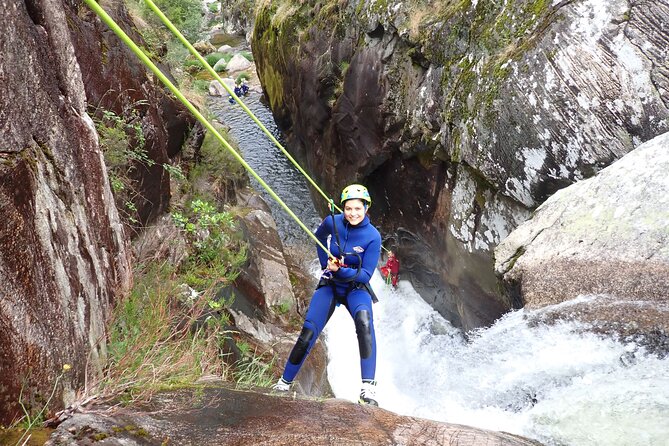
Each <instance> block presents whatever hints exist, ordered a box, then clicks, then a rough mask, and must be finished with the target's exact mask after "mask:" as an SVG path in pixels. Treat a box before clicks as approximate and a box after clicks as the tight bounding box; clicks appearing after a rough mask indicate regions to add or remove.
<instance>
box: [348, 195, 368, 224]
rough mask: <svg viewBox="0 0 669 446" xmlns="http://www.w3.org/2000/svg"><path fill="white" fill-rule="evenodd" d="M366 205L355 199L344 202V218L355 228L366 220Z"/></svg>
mask: <svg viewBox="0 0 669 446" xmlns="http://www.w3.org/2000/svg"><path fill="white" fill-rule="evenodd" d="M365 212H366V209H365V204H364V203H363V202H362V200H359V199H357V198H354V199H352V200H346V201H345V202H344V218H345V219H346V220H347V221H348V222H349V223H350V224H352V225H353V226H355V225H357V224H358V223H360V222H361V221H362V220H363V219H364V218H365Z"/></svg>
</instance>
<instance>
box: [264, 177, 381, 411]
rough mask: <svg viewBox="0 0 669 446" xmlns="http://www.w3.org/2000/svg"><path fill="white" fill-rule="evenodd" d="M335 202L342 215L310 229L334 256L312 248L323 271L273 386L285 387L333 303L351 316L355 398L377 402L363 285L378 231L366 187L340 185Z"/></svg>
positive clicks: (368, 301)
mask: <svg viewBox="0 0 669 446" xmlns="http://www.w3.org/2000/svg"><path fill="white" fill-rule="evenodd" d="M341 203H342V206H343V209H344V211H343V214H338V215H334V214H333V215H332V216H328V217H326V218H325V219H324V220H323V222H322V223H321V224H320V226H319V227H318V229H317V230H316V237H317V238H318V240H319V241H320V242H321V243H323V245H325V244H326V243H327V240H328V238H330V246H329V250H330V253H331V254H332V255H333V256H334V257H335V258H336V260H335V258H328V254H327V253H326V252H325V251H324V250H323V249H322V248H320V247H318V258H319V260H320V263H321V268H323V274H322V275H321V278H320V281H319V283H318V286H317V288H316V291H315V293H314V295H313V297H312V298H311V302H310V303H309V309H308V310H307V314H306V316H305V319H304V325H303V327H302V332H301V333H300V335H299V337H298V338H297V342H295V346H294V347H293V350H292V351H291V353H290V356H289V357H288V361H287V362H286V366H285V369H284V372H283V375H282V376H281V378H280V379H279V381H278V382H277V383H276V384H275V385H274V386H273V388H274V389H275V390H279V391H288V390H290V386H291V384H292V383H293V380H294V379H295V376H296V375H297V372H299V370H300V367H302V364H303V363H304V360H305V359H306V357H307V355H308V354H309V352H310V351H311V348H312V347H313V346H314V344H315V343H316V340H317V339H318V336H319V335H320V334H321V333H322V332H323V328H325V324H327V322H328V320H329V319H330V316H332V313H333V312H334V310H335V308H336V306H337V305H338V304H341V305H343V306H344V307H345V308H346V309H347V310H348V312H349V314H350V315H351V317H352V318H353V321H354V322H355V331H356V333H357V335H358V347H359V350H360V371H361V378H362V388H361V391H360V399H359V402H360V403H362V404H373V405H375V406H378V403H377V401H376V395H375V389H376V381H375V374H376V335H375V334H374V318H373V312H372V302H373V294H371V293H370V290H371V289H370V288H368V287H369V281H370V279H371V278H372V274H374V270H375V269H376V265H377V263H378V261H379V257H380V255H381V235H380V234H379V231H378V230H377V229H376V228H375V227H374V226H373V225H372V224H371V223H370V221H369V217H368V216H367V210H368V209H369V207H370V206H371V204H372V200H371V198H370V196H369V192H368V191H367V188H366V187H364V186H361V185H359V184H352V185H350V186H348V187H346V188H345V189H344V191H343V192H342V194H341ZM333 220H334V222H333ZM333 223H334V224H333Z"/></svg>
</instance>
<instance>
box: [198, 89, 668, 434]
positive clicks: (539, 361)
mask: <svg viewBox="0 0 669 446" xmlns="http://www.w3.org/2000/svg"><path fill="white" fill-rule="evenodd" d="M244 101H245V103H246V104H247V105H248V106H249V108H250V109H251V110H253V112H254V113H256V114H257V116H258V117H259V119H260V120H261V121H262V122H263V124H264V125H265V126H266V127H267V128H268V129H270V130H271V131H272V132H273V134H274V135H275V136H276V137H278V135H279V132H278V130H277V129H276V125H275V124H274V122H273V119H272V115H271V113H270V112H269V110H267V108H266V107H265V106H264V105H263V104H262V103H260V101H259V100H258V95H257V94H256V93H252V94H251V95H250V96H249V97H247V98H245V99H244ZM212 102H213V103H212V104H211V108H212V111H213V112H214V113H215V114H216V115H217V116H219V117H220V118H221V119H222V121H224V122H225V124H227V125H228V126H230V134H231V135H232V136H233V137H234V138H235V139H236V140H237V142H238V144H239V146H240V150H241V151H242V154H243V156H244V158H245V159H246V160H247V161H248V162H249V163H250V164H251V165H252V166H253V168H254V169H255V170H256V171H258V173H260V175H261V176H262V177H263V179H264V180H265V181H267V182H268V183H269V184H270V186H271V187H272V188H274V189H275V191H277V193H278V194H279V196H281V197H282V198H283V199H284V201H285V202H286V203H287V204H288V205H289V206H290V207H291V209H293V211H295V212H296V213H297V214H298V216H299V217H300V218H301V219H303V220H304V221H305V222H306V223H307V226H309V227H313V228H315V227H316V226H317V225H318V223H319V222H320V218H318V216H317V214H316V212H315V210H314V209H313V207H312V206H311V202H310V195H309V193H308V189H307V185H306V181H304V180H303V179H302V177H301V176H300V174H299V173H298V172H296V170H295V169H294V168H293V166H292V165H291V164H290V163H289V162H288V161H287V160H285V158H284V157H283V155H282V154H281V153H280V152H279V150H278V149H277V148H276V147H274V145H273V144H272V142H271V141H269V139H268V138H267V137H266V135H264V134H263V133H262V131H261V130H259V129H258V128H257V127H255V125H254V124H253V123H252V122H251V120H250V119H249V118H248V117H247V116H246V115H245V114H244V112H243V110H241V108H240V107H239V106H235V105H231V104H228V102H227V99H225V98H223V99H214V100H213V101H212ZM256 188H258V186H257V185H256ZM267 201H268V204H269V205H270V207H272V212H273V214H274V218H275V219H276V220H277V225H278V227H279V232H280V234H281V236H282V239H283V241H284V243H289V244H290V243H292V244H294V243H303V244H305V245H309V246H310V244H311V241H310V239H308V238H307V237H306V235H304V234H303V233H301V230H300V229H299V228H296V224H295V223H294V222H293V221H292V220H291V219H290V217H288V216H287V215H286V214H285V213H284V212H283V210H281V209H280V208H278V207H277V206H276V205H275V204H274V203H273V202H272V200H271V199H267ZM313 252H314V268H315V269H317V268H318V262H317V260H315V257H316V256H315V250H314V251H313ZM372 286H373V287H374V290H375V292H376V293H377V295H378V296H379V300H380V301H379V303H377V304H375V305H374V320H375V327H376V335H377V349H378V354H377V358H378V361H377V375H376V376H377V380H378V382H379V384H378V400H379V404H380V406H381V407H382V408H384V409H387V410H390V411H393V412H396V413H398V414H402V415H410V416H416V417H422V418H428V419H432V420H437V421H444V422H449V423H459V424H465V425H470V426H475V427H479V428H484V429H491V430H496V431H505V432H510V433H514V434H518V435H522V436H525V437H528V438H533V439H536V440H538V441H540V442H542V443H543V444H545V445H556V446H557V445H569V446H599V445H601V446H618V445H619V446H669V418H668V415H667V414H669V358H664V359H659V358H657V357H656V356H653V355H652V354H649V353H648V352H646V351H645V350H644V348H643V347H642V346H640V345H637V344H635V343H634V342H633V341H628V342H620V341H617V340H614V339H611V338H609V337H606V336H601V335H596V334H594V333H593V332H592V331H590V330H589V327H588V326H587V325H586V324H583V323H579V322H575V321H563V322H555V323H552V324H546V323H544V322H542V317H541V316H542V314H543V313H545V312H547V311H549V310H550V308H547V309H542V310H534V311H528V310H519V311H514V312H511V313H508V314H506V315H505V316H504V317H502V318H501V319H499V320H498V321H496V323H495V324H494V325H492V326H491V327H489V328H485V329H480V330H478V331H475V332H474V333H468V334H465V333H463V332H462V331H461V330H459V329H457V328H454V327H453V326H452V325H451V324H450V323H449V322H448V321H446V320H444V319H443V318H442V317H441V316H440V315H439V313H437V312H436V311H435V310H433V309H432V308H431V307H430V306H429V305H428V304H427V303H425V302H424V301H423V300H422V299H421V297H420V296H419V295H418V294H417V293H416V292H415V291H414V290H413V288H412V287H411V284H409V283H408V282H406V281H400V283H399V287H398V289H396V290H392V289H390V288H389V287H388V286H387V285H386V284H385V283H384V282H383V281H382V280H381V278H380V276H379V274H375V275H374V277H373V278H372ZM596 298H597V297H596V296H589V297H580V298H577V299H576V300H575V301H574V302H582V301H583V300H584V299H585V300H587V299H596ZM570 304H571V303H570V302H566V303H563V304H561V305H570ZM324 340H325V342H326V345H327V349H328V355H329V362H328V375H329V379H330V384H331V386H332V389H333V391H334V393H335V395H336V397H338V398H344V399H349V400H352V401H357V399H358V393H359V391H360V366H359V357H358V344H357V340H356V338H355V327H354V325H353V321H352V320H351V318H350V316H349V314H348V312H346V310H344V309H343V308H338V309H337V311H335V314H334V315H333V316H332V319H331V320H330V322H329V323H328V326H327V327H326V330H325V333H324Z"/></svg>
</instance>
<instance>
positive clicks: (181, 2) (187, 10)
mask: <svg viewBox="0 0 669 446" xmlns="http://www.w3.org/2000/svg"><path fill="white" fill-rule="evenodd" d="M138 3H139V8H140V10H141V11H142V15H143V17H144V19H145V20H146V21H147V22H149V23H150V24H151V25H153V26H154V27H162V26H163V25H162V22H161V21H160V19H159V18H158V17H156V15H155V13H154V12H153V11H151V9H150V8H149V7H148V6H146V5H145V4H144V2H143V1H141V0H139V1H138ZM154 3H155V4H156V6H158V8H159V9H160V10H161V11H162V12H163V13H164V14H165V16H167V18H168V19H170V21H171V22H172V23H173V24H174V26H175V27H176V28H177V29H178V30H179V31H181V33H182V34H183V35H184V37H186V39H187V40H188V41H189V42H190V43H195V42H196V41H197V40H198V39H199V38H200V35H201V31H202V24H203V21H204V14H203V12H204V11H203V9H202V8H203V6H202V2H201V1H200V0H154Z"/></svg>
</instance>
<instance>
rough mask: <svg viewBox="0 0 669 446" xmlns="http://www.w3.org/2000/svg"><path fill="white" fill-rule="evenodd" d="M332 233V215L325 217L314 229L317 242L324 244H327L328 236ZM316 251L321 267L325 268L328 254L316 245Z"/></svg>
mask: <svg viewBox="0 0 669 446" xmlns="http://www.w3.org/2000/svg"><path fill="white" fill-rule="evenodd" d="M331 233H332V217H325V218H324V219H323V221H322V222H321V224H320V225H319V226H318V229H316V232H315V233H314V234H315V235H316V238H317V239H318V241H319V242H321V243H322V244H323V245H324V246H327V242H328V236H329V235H330V234H331ZM316 251H317V252H318V260H319V261H320V263H321V268H325V267H326V266H327V264H328V254H327V252H325V251H324V250H323V248H321V247H320V246H317V248H316Z"/></svg>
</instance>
